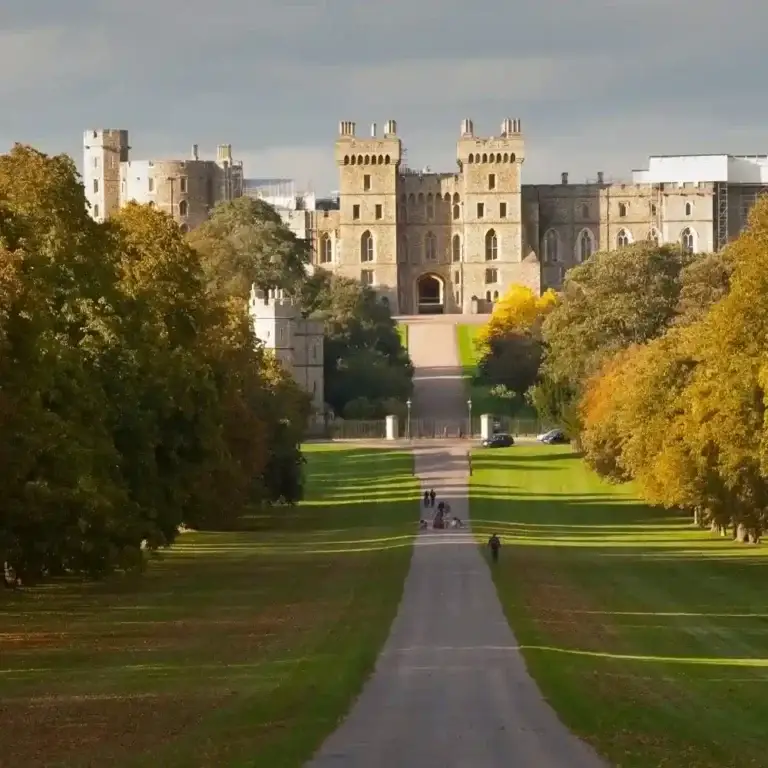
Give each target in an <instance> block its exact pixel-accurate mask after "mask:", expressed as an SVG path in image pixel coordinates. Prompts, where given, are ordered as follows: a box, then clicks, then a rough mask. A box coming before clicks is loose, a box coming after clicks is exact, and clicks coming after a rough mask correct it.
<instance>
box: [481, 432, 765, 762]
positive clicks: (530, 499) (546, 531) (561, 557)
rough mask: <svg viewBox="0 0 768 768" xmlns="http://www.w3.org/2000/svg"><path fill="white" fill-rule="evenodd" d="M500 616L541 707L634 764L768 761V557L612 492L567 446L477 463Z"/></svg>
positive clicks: (621, 490) (494, 454) (492, 456)
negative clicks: (495, 544) (492, 538)
mask: <svg viewBox="0 0 768 768" xmlns="http://www.w3.org/2000/svg"><path fill="white" fill-rule="evenodd" d="M474 469H475V471H474V475H473V477H472V487H471V507H472V521H473V524H474V526H475V527H476V529H477V530H478V533H479V534H480V535H481V536H482V537H483V538H486V537H487V535H488V534H489V533H490V532H491V530H496V531H498V532H499V533H500V534H501V535H502V539H503V542H504V544H505V545H506V546H505V547H504V548H503V549H502V556H501V562H500V563H499V565H498V566H497V568H496V570H495V571H494V578H495V580H496V584H497V587H498V590H499V595H500V597H501V600H502V603H503V605H504V609H505V611H506V614H507V617H508V618H509V621H510V624H511V625H512V627H513V629H514V631H515V633H516V635H517V639H518V641H519V643H520V644H521V646H522V647H523V652H524V654H525V657H526V661H527V663H528V665H529V669H530V671H531V672H532V674H533V676H534V677H535V678H536V680H537V681H538V683H539V685H540V686H541V689H542V692H543V693H544V695H545V697H546V698H547V699H548V700H549V701H551V703H552V704H553V706H554V707H555V708H556V709H557V710H558V712H559V713H560V715H561V717H562V719H563V720H564V722H565V723H567V724H568V725H569V726H570V727H571V728H572V729H573V730H574V731H575V732H576V733H578V734H580V735H581V736H583V737H584V738H586V739H587V740H588V741H590V742H591V743H593V744H594V745H595V746H596V747H597V748H598V749H599V750H600V751H601V752H602V753H603V754H604V755H605V756H606V757H607V758H609V759H610V760H611V761H612V762H613V764H616V765H621V766H622V768H648V766H661V765H663V766H665V768H689V767H694V766H695V768H714V767H715V766H717V767H718V768H723V767H725V766H728V767H729V768H730V767H733V768H744V767H746V766H765V765H768V757H767V756H766V746H765V733H766V722H768V590H766V582H767V580H768V579H767V577H768V560H767V559H766V555H765V550H763V549H761V548H759V547H750V546H745V545H737V544H734V543H733V542H731V541H730V540H723V539H719V538H717V537H713V536H711V535H710V534H709V533H707V532H703V531H699V530H696V529H694V528H692V527H691V526H690V525H689V524H688V520H685V519H681V518H678V517H676V516H672V515H670V514H669V513H665V512H663V511H659V510H655V509H650V508H648V507H647V506H645V505H643V504H641V503H639V502H638V501H637V500H636V499H635V498H633V496H632V493H631V490H630V489H629V488H627V487H614V486H608V485H606V484H604V483H602V482H601V481H600V480H599V479H598V478H597V477H596V476H594V475H593V474H591V473H590V472H589V471H588V470H587V469H586V468H585V466H584V464H583V463H582V461H581V460H580V459H579V458H577V457H576V456H574V455H572V454H571V453H570V449H568V448H560V447H545V446H541V447H533V446H531V447H528V446H523V445H519V446H516V447H514V448H511V449H504V450H494V451H489V452H485V453H480V452H478V453H476V454H475V457H474Z"/></svg>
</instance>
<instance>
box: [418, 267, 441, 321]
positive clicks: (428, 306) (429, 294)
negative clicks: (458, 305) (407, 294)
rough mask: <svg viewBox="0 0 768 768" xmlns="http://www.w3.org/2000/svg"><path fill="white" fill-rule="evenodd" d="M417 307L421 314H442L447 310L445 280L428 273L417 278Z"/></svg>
mask: <svg viewBox="0 0 768 768" xmlns="http://www.w3.org/2000/svg"><path fill="white" fill-rule="evenodd" d="M416 307H417V310H418V314H420V315H442V314H443V313H444V312H445V281H444V280H443V278H442V277H440V276H439V275H434V274H431V273H427V274H425V275H421V276H420V277H418V278H417V280H416Z"/></svg>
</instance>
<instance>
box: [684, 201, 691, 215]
mask: <svg viewBox="0 0 768 768" xmlns="http://www.w3.org/2000/svg"><path fill="white" fill-rule="evenodd" d="M692 213H693V203H691V202H687V203H686V204H685V215H686V216H690V215H691V214H692Z"/></svg>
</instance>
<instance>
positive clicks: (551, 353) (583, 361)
mask: <svg viewBox="0 0 768 768" xmlns="http://www.w3.org/2000/svg"><path fill="white" fill-rule="evenodd" d="M694 258H695V257H694V256H693V255H691V254H688V253H686V252H684V251H683V250H682V249H681V248H679V247H676V246H661V247H659V246H655V245H653V244H652V243H640V244H636V245H631V246H628V247H625V248H620V249H618V250H616V251H610V252H601V253H596V254H595V255H594V256H593V257H592V258H591V259H589V261H587V262H585V263H584V264H580V265H579V266H577V267H574V268H573V269H572V270H570V271H569V272H568V274H567V275H566V279H565V286H564V289H563V293H562V296H561V301H560V303H559V304H558V305H557V306H556V307H555V308H554V309H553V310H552V312H551V313H550V314H549V315H548V317H547V318H546V319H545V321H544V326H543V338H544V341H545V343H546V345H547V355H546V360H545V363H544V370H545V371H546V374H547V375H548V376H550V377H551V378H552V379H553V380H555V381H560V382H566V383H569V384H570V385H571V386H573V387H575V388H576V389H578V388H579V386H580V384H581V382H583V381H584V380H585V379H586V377H588V376H589V375H591V374H592V373H594V372H595V371H596V370H597V369H598V368H599V367H600V365H601V363H602V362H603V361H604V360H605V359H606V358H608V357H610V356H611V355H613V354H614V353H616V352H618V351H619V350H621V349H623V348H625V347H627V346H629V345H631V344H642V343H644V342H646V341H648V340H650V339H653V338H655V337H657V336H659V335H660V334H661V333H662V332H663V331H664V329H665V328H667V327H668V326H669V324H670V323H671V322H672V320H673V319H674V317H675V312H676V308H677V306H678V301H679V297H680V291H681V282H680V275H681V272H682V270H683V268H684V267H686V266H687V265H688V264H690V263H691V262H692V261H693V259H694Z"/></svg>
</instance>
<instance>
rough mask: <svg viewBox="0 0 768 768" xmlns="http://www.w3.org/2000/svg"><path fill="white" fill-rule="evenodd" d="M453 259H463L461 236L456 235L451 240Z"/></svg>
mask: <svg viewBox="0 0 768 768" xmlns="http://www.w3.org/2000/svg"><path fill="white" fill-rule="evenodd" d="M451 260H452V261H461V236H460V235H454V236H453V240H452V241H451Z"/></svg>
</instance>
